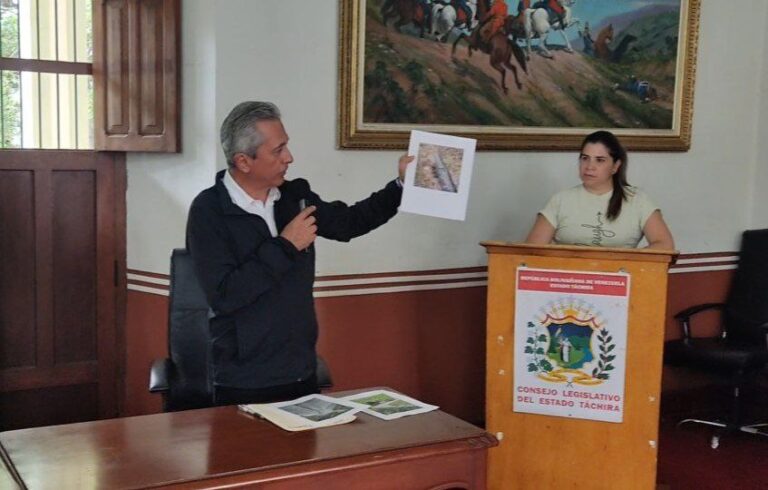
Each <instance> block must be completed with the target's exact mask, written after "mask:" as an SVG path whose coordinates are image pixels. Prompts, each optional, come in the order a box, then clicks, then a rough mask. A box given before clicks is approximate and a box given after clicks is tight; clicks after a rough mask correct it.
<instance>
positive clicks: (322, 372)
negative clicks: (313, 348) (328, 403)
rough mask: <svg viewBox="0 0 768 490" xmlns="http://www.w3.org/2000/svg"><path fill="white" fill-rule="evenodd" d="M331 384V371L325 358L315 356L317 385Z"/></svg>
mask: <svg viewBox="0 0 768 490" xmlns="http://www.w3.org/2000/svg"><path fill="white" fill-rule="evenodd" d="M332 386H333V380H332V379H331V371H330V370H329V369H328V364H326V363H325V359H323V358H322V357H320V356H317V387H318V388H330V387H332Z"/></svg>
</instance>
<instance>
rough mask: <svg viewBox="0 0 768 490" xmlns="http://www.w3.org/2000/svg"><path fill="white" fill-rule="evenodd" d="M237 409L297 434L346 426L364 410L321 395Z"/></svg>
mask: <svg viewBox="0 0 768 490" xmlns="http://www.w3.org/2000/svg"><path fill="white" fill-rule="evenodd" d="M239 408H240V410H242V411H244V412H246V413H249V414H251V415H256V416H259V417H261V418H264V419H267V420H269V421H270V422H272V423H273V424H275V425H277V426H278V427H281V428H283V429H285V430H289V431H299V430H308V429H317V428H320V427H328V426H331V425H339V424H346V423H347V422H351V421H353V420H355V414H356V413H357V412H360V411H361V410H363V409H365V408H367V407H366V406H365V405H358V404H355V403H352V402H349V401H345V400H343V399H339V398H331V397H329V396H325V395H307V396H303V397H301V398H297V399H295V400H290V401H286V402H278V403H252V404H248V405H240V406H239Z"/></svg>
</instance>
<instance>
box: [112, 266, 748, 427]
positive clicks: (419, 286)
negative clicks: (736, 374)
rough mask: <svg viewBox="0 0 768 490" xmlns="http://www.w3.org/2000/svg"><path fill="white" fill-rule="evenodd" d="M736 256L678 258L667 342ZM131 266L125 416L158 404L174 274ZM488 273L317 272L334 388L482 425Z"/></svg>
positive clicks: (717, 292)
mask: <svg viewBox="0 0 768 490" xmlns="http://www.w3.org/2000/svg"><path fill="white" fill-rule="evenodd" d="M737 260H738V259H737V254H736V253H735V252H722V253H715V254H691V255H683V256H681V257H680V259H679V260H678V264H676V265H675V266H674V267H673V268H672V270H671V272H670V278H669V291H670V292H669V298H668V305H669V307H668V314H667V325H666V337H667V338H676V337H678V336H679V333H678V327H677V325H676V324H675V323H674V321H673V320H672V315H674V313H675V312H677V311H679V310H680V309H682V308H684V307H686V306H689V305H692V304H696V303H700V302H706V301H720V300H722V299H724V298H725V294H726V291H727V288H728V285H729V284H730V280H731V276H732V273H733V269H734V268H735V266H736V262H737ZM128 272H129V274H128V288H129V292H128V313H127V324H128V328H127V331H128V335H127V339H126V346H127V376H126V396H125V399H126V404H125V407H126V411H125V413H124V415H139V414H146V413H154V412H158V411H160V410H161V403H160V399H159V397H157V396H154V395H151V394H150V393H148V392H147V382H148V373H149V366H150V364H151V363H152V360H153V359H154V358H159V357H164V356H165V355H166V350H167V308H168V298H167V295H168V276H167V275H163V274H155V273H148V272H143V271H137V270H129V271H128ZM486 278H487V272H486V269H485V268H484V267H474V268H464V269H450V270H437V271H416V272H414V271H410V272H395V273H385V274H363V275H345V276H327V277H320V278H318V280H317V281H316V282H315V298H316V299H315V301H316V305H317V313H318V320H319V322H320V338H319V341H318V350H319V352H320V353H321V355H322V356H323V357H324V358H325V360H326V361H327V363H328V365H329V367H330V369H331V372H332V375H333V380H334V389H338V390H346V389H355V388H362V387H366V386H391V387H392V388H395V389H398V390H402V391H403V392H405V393H408V394H409V395H412V396H415V397H416V398H419V399H422V400H424V401H427V402H429V403H434V404H437V405H439V406H440V407H441V408H442V409H443V410H444V411H446V412H448V413H451V414H453V415H456V416H458V417H460V418H462V419H464V420H467V421H469V422H472V423H476V424H479V423H482V422H483V417H484V398H485V311H486V303H485V301H486ZM702 320H703V322H704V325H705V326H706V328H707V329H709V330H710V331H711V330H712V329H713V328H714V327H715V326H716V320H717V319H716V318H714V317H713V318H704V319H702Z"/></svg>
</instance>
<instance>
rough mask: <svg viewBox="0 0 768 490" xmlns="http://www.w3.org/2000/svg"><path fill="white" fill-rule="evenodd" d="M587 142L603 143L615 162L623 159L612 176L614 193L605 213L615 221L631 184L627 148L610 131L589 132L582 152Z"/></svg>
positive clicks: (583, 142) (609, 218)
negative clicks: (628, 172) (628, 176)
mask: <svg viewBox="0 0 768 490" xmlns="http://www.w3.org/2000/svg"><path fill="white" fill-rule="evenodd" d="M587 143H602V145H603V146H605V148H606V149H607V150H608V154H609V155H611V158H613V161H614V162H617V161H621V165H620V166H619V170H617V171H616V173H615V174H613V176H612V179H613V194H611V199H610V200H609V201H608V211H607V212H606V213H605V217H606V218H608V221H613V220H615V219H616V218H618V217H619V214H621V204H622V203H623V202H624V201H626V200H627V191H626V187H628V186H629V182H627V163H628V162H627V150H625V149H624V147H623V146H622V145H621V143H620V142H619V139H618V138H617V137H616V136H615V135H614V134H613V133H611V132H610V131H595V132H594V133H592V134H588V135H587V137H586V138H584V141H582V142H581V151H582V152H583V151H584V147H585V146H587Z"/></svg>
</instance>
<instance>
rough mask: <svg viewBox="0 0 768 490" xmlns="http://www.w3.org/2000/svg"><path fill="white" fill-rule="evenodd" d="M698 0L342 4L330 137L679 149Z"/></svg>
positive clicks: (685, 131) (379, 144)
mask: <svg viewBox="0 0 768 490" xmlns="http://www.w3.org/2000/svg"><path fill="white" fill-rule="evenodd" d="M700 1H701V0H341V8H340V30H341V39H340V56H339V111H338V118H339V121H338V145H339V147H340V148H367V149H404V148H407V146H408V137H409V134H410V133H409V132H410V131H411V130H413V129H416V130H422V131H430V132H437V133H447V134H453V135H457V136H462V137H468V138H475V139H477V141H478V149H484V150H574V149H578V146H579V143H580V142H581V140H582V138H583V137H584V135H586V134H588V133H590V132H592V131H595V130H598V129H607V130H610V131H613V132H614V133H616V134H617V135H618V136H619V137H620V138H621V139H622V141H623V142H624V143H625V145H626V146H627V147H628V148H629V149H632V150H651V151H686V150H688V149H689V148H690V142H691V119H692V116H693V87H694V78H695V71H696V47H697V42H698V37H697V35H698V24H699V10H700Z"/></svg>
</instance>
